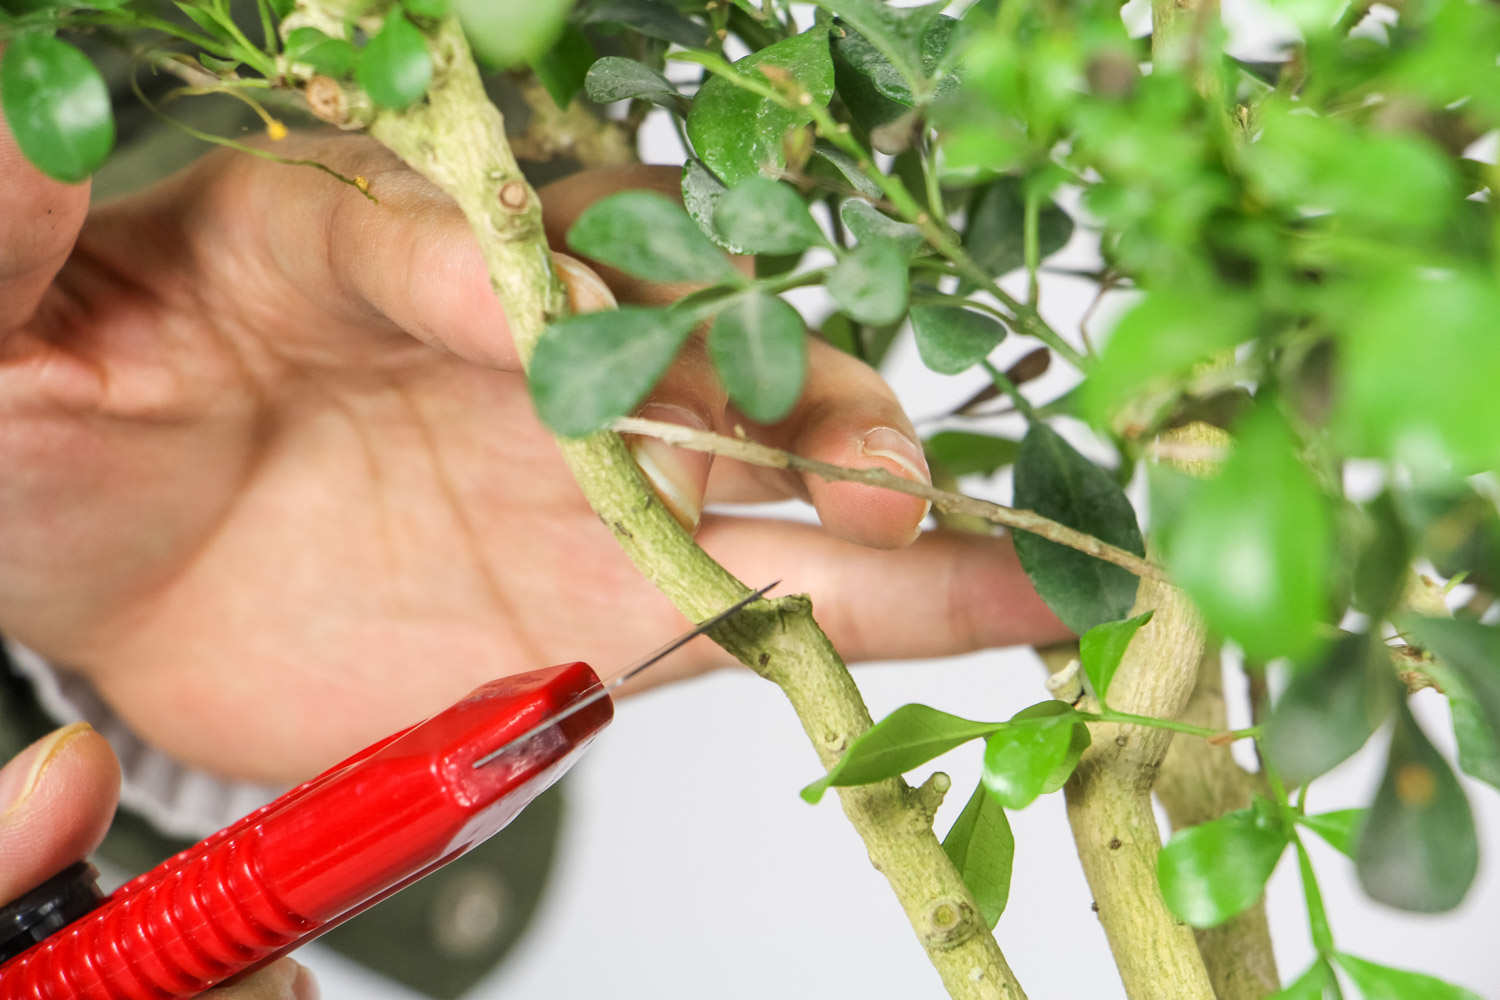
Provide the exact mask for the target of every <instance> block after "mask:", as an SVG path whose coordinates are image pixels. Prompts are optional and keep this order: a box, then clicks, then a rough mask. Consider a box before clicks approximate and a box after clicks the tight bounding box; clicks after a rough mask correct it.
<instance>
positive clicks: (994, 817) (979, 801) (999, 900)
mask: <svg viewBox="0 0 1500 1000" xmlns="http://www.w3.org/2000/svg"><path fill="white" fill-rule="evenodd" d="M943 850H944V851H945V852H946V853H947V855H948V858H949V860H950V861H952V862H953V867H955V868H957V869H958V873H959V875H961V876H963V880H964V885H966V886H968V887H969V891H970V892H971V893H973V894H974V901H975V902H976V903H978V904H979V916H980V918H981V919H983V920H984V923H985V926H986V927H988V928H989V929H990V930H994V929H995V924H996V923H997V922H999V920H1000V915H1001V914H1002V913H1004V912H1005V903H1006V901H1007V900H1008V899H1009V898H1010V875H1011V867H1012V864H1013V863H1014V861H1015V854H1016V838H1015V835H1014V834H1013V833H1011V829H1010V820H1009V819H1008V818H1007V817H1006V815H1005V810H1004V809H1003V808H1001V806H1000V804H999V803H998V802H996V801H995V800H994V797H993V796H991V795H990V794H989V793H988V792H986V791H985V789H984V785H983V784H979V785H976V786H975V787H974V794H973V795H971V796H969V801H968V804H966V805H965V806H964V809H963V812H961V813H959V814H958V819H956V820H954V821H953V827H952V829H950V830H949V831H948V836H946V837H944V838H943Z"/></svg>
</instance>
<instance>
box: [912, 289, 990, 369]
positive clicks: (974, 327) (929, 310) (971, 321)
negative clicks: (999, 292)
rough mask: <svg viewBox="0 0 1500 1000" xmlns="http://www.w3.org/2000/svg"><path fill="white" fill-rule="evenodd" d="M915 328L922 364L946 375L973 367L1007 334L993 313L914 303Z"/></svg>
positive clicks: (913, 321)
mask: <svg viewBox="0 0 1500 1000" xmlns="http://www.w3.org/2000/svg"><path fill="white" fill-rule="evenodd" d="M911 329H912V333H913V334H914V335H915V336H916V340H917V353H918V354H920V355H921V356H922V363H923V364H924V365H926V366H927V367H928V368H931V369H932V370H933V371H935V372H938V373H940V374H943V375H957V374H959V373H961V372H966V371H968V370H969V369H970V368H973V367H974V366H975V365H977V364H979V362H981V361H983V360H984V359H985V358H987V357H989V356H990V352H991V351H993V350H994V349H995V346H996V345H997V344H999V343H1000V341H1001V340H1002V339H1003V338H1004V337H1005V327H1003V326H1001V325H1000V321H999V320H997V319H995V318H994V317H993V316H990V315H988V314H986V313H981V312H975V311H974V310H972V309H962V308H959V307H957V306H934V305H915V306H912V307H911Z"/></svg>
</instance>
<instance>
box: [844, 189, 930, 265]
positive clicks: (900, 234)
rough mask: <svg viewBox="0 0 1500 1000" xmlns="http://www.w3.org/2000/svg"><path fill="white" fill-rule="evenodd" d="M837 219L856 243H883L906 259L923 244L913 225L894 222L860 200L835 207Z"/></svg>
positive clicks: (845, 200)
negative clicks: (896, 250) (886, 242)
mask: <svg viewBox="0 0 1500 1000" xmlns="http://www.w3.org/2000/svg"><path fill="white" fill-rule="evenodd" d="M839 220H840V221H841V222H843V224H844V228H845V229H847V230H849V235H851V236H853V237H854V240H855V242H856V243H864V242H867V241H876V240H886V241H888V242H891V243H894V244H896V245H897V246H898V247H900V248H901V249H902V251H903V252H904V253H905V254H906V256H908V257H910V256H911V255H912V254H914V253H916V252H917V249H918V248H919V247H921V245H922V243H923V242H924V240H923V238H922V231H921V230H920V229H918V228H917V227H916V226H914V225H912V224H911V223H909V222H897V221H896V220H895V219H893V218H891V217H890V216H889V215H886V214H885V213H884V212H882V211H880V210H879V209H877V208H875V206H874V205H871V204H870V203H869V202H867V201H865V200H864V199H862V198H846V199H844V202H843V204H841V205H840V206H839Z"/></svg>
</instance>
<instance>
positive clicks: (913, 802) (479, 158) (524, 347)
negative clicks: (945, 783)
mask: <svg viewBox="0 0 1500 1000" xmlns="http://www.w3.org/2000/svg"><path fill="white" fill-rule="evenodd" d="M431 47H432V52H433V61H434V64H435V72H434V77H433V83H432V87H431V89H430V91H429V93H428V96H427V100H426V101H424V102H423V103H421V104H418V105H416V106H414V107H413V108H411V109H408V110H406V111H401V112H381V113H379V114H377V115H376V117H375V119H374V121H373V122H372V123H371V126H370V131H371V134H373V135H374V136H375V137H376V138H377V139H379V140H380V141H381V142H383V143H384V144H385V145H387V146H388V147H390V148H391V149H392V150H393V151H394V152H396V153H397V155H399V156H400V157H401V158H402V159H403V160H405V161H406V162H407V163H408V164H409V165H410V166H412V167H413V168H414V169H416V170H417V171H418V172H419V173H421V174H423V175H424V176H426V177H427V178H429V179H430V180H432V181H433V182H434V183H435V184H437V185H438V186H439V187H441V188H442V189H443V190H444V191H446V192H447V193H448V194H449V195H451V196H452V197H453V199H454V200H455V201H456V202H457V203H458V204H459V206H460V207H461V208H462V209H463V211H464V214H465V215H466V216H467V217H468V219H469V221H470V224H471V226H472V227H473V230H474V233H475V235H476V237H477V238H478V241H479V245H480V247H481V248H482V250H483V253H484V258H485V261H486V262H487V264H488V265H489V270H490V276H491V282H492V283H493V285H494V288H495V291H496V294H497V295H498V296H499V297H500V300H501V302H502V303H503V304H504V306H505V312H506V317H507V319H508V321H509V324H510V329H511V334H512V336H513V338H514V340H515V343H516V347H517V349H518V351H519V352H520V354H521V357H522V358H523V359H524V360H529V358H530V356H531V352H532V350H533V348H534V347H535V345H536V341H537V338H538V337H539V336H540V335H541V332H542V329H543V327H544V326H545V324H546V322H547V321H548V319H549V318H551V317H553V316H556V315H559V314H560V313H561V311H562V310H563V308H564V303H565V300H564V295H563V290H562V286H561V284H560V283H559V282H558V281H557V279H556V276H555V275H554V274H553V273H552V269H551V263H550V256H549V251H548V248H547V244H546V241H545V239H544V237H543V233H542V228H541V214H540V209H539V206H538V202H537V198H536V194H535V193H534V192H533V191H532V190H531V188H530V186H529V185H528V184H527V183H526V181H525V179H524V178H523V177H522V176H521V174H520V171H519V169H518V168H517V167H516V162H515V158H514V157H513V155H512V154H511V151H510V149H509V147H508V146H507V144H506V141H505V131H504V127H503V123H502V121H501V117H500V114H499V112H498V111H497V110H496V109H495V108H494V106H493V105H491V104H490V102H489V101H488V99H487V98H486V97H485V94H484V91H483V89H482V87H481V86H480V81H479V76H478V73H477V71H476V70H475V68H474V64H473V60H472V57H471V56H470V54H469V51H468V48H467V45H466V44H465V42H464V38H463V34H462V32H461V31H460V30H459V28H458V26H457V24H456V23H455V22H454V21H452V20H451V19H449V20H448V21H446V22H445V23H443V25H442V26H441V27H440V28H439V29H438V30H437V31H436V33H435V34H434V36H433V38H432V45H431ZM559 445H560V447H561V449H562V452H563V455H564V457H565V458H566V460H567V462H568V465H569V467H570V468H571V469H572V472H573V475H574V478H575V479H576V480H577V482H578V485H579V487H580V489H581V490H582V491H583V493H584V495H585V496H586V497H587V498H588V500H589V503H590V504H591V505H592V506H593V508H594V510H595V512H596V513H597V514H598V515H599V517H600V519H601V520H603V522H604V523H605V524H606V525H607V526H608V527H609V528H610V530H611V531H612V532H613V533H614V535H615V538H616V539H617V540H618V541H619V543H620V545H621V546H622V547H623V548H624V549H625V551H626V552H627V553H628V554H629V555H630V557H631V558H632V559H633V560H634V561H635V563H636V565H637V566H638V567H639V568H640V569H641V571H642V572H643V573H644V574H645V575H646V576H647V577H649V578H650V579H651V581H652V582H653V583H654V584H656V586H657V587H658V588H659V589H660V590H661V591H662V592H663V593H664V594H665V595H666V596H667V597H668V598H670V599H671V601H672V602H673V603H674V604H675V605H676V606H677V608H678V609H679V610H681V611H682V613H683V614H685V615H686V616H687V617H689V618H692V619H695V620H701V619H703V618H707V617H709V616H710V615H712V614H714V613H715V612H717V611H719V610H721V609H722V608H724V607H725V606H726V605H728V604H730V603H732V602H734V601H736V600H739V599H740V598H741V597H743V596H745V595H746V594H748V593H749V588H747V587H746V586H745V585H744V584H742V583H741V582H740V581H738V580H736V579H735V578H734V577H733V576H732V575H730V574H729V573H728V572H727V571H726V570H725V569H724V568H723V567H721V566H719V565H718V564H717V563H716V562H714V561H713V559H711V558H710V557H709V556H708V555H707V554H706V553H705V552H704V551H703V550H702V549H700V548H699V547H698V546H697V544H696V543H695V542H694V541H693V539H692V537H691V536H689V535H688V534H687V533H686V532H685V531H683V530H682V528H681V527H680V526H679V525H678V523H677V521H676V519H675V518H674V517H673V516H672V515H671V513H670V512H668V510H667V509H666V507H664V506H663V505H662V504H661V502H660V501H659V500H657V499H656V496H655V494H654V493H653V492H652V491H651V490H650V489H649V488H648V486H647V485H646V483H645V482H644V481H643V480H642V479H641V476H640V473H639V470H638V469H637V467H636V465H635V463H634V462H633V461H632V460H631V458H630V455H629V453H628V452H627V451H626V449H625V446H624V445H623V444H622V443H621V441H620V438H619V436H618V435H616V434H613V433H600V434H595V435H592V436H590V437H587V438H580V439H568V440H562V441H560V442H559ZM713 637H714V639H715V640H716V641H717V642H719V644H720V645H722V646H723V647H724V648H725V649H726V650H728V651H729V652H730V653H732V654H733V655H734V656H735V657H737V658H738V659H739V660H740V661H741V662H743V663H745V664H746V665H747V666H749V667H751V668H752V669H754V670H755V671H757V672H758V673H760V674H761V675H762V676H765V677H767V678H769V679H771V680H772V681H774V682H776V683H777V684H778V685H780V686H781V688H782V690H783V691H784V692H785V693H786V696H787V698H788V699H789V700H790V701H791V703H792V706H793V708H794V709H795V710H796V712H797V715H798V717H799V718H800V719H801V720H802V725H803V728H804V729H805V730H806V731H807V734H808V736H809V737H810V738H811V739H812V741H813V744H814V746H815V747H816V748H817V752H818V756H819V759H820V760H821V761H822V762H823V765H824V766H825V767H831V766H832V765H833V763H834V762H835V761H836V760H837V759H838V757H839V755H840V754H841V753H842V752H843V750H844V748H846V747H847V746H848V745H849V744H850V743H852V742H853V741H854V739H855V738H856V737H858V736H859V735H860V734H861V733H863V732H865V730H867V729H869V727H870V725H871V720H870V714H869V711H868V710H867V709H866V707H865V704H864V700H863V699H862V698H861V697H860V694H859V691H858V689H857V688H856V687H855V686H854V681H853V679H852V678H851V677H850V676H849V671H848V670H847V668H846V667H845V666H844V664H843V661H842V660H841V659H840V658H839V656H838V653H837V652H836V651H835V650H834V649H833V646H832V645H831V644H830V643H829V641H828V638H827V637H826V636H825V635H824V634H823V632H822V630H821V629H819V628H818V625H817V623H816V622H815V621H814V620H813V617H812V608H811V604H810V602H809V601H808V600H807V599H806V598H805V597H786V598H782V599H780V600H777V601H761V602H757V603H756V604H755V605H752V606H751V608H749V609H747V611H746V612H745V613H742V614H740V615H737V616H735V618H733V619H731V620H730V621H729V622H726V623H725V624H724V625H722V626H720V627H719V628H718V629H716V630H715V631H714V633H713ZM839 792H840V799H841V801H842V803H843V807H844V812H845V813H846V815H847V816H848V817H849V819H850V821H851V822H852V823H853V825H854V827H855V829H856V830H857V831H858V832H859V834H860V836H861V837H862V838H863V840H864V842H865V848H866V850H867V851H868V852H869V856H870V861H871V863H872V864H873V865H874V866H875V867H876V868H877V869H878V870H880V871H881V872H883V873H884V874H885V876H886V878H887V879H888V880H889V881H890V884H891V888H892V889H893V890H894V891H895V893H896V896H897V898H898V899H899V900H900V903H901V906H902V908H903V909H904V910H905V911H906V914H907V917H908V919H909V920H910V921H911V923H912V926H913V928H914V929H915V930H916V932H917V936H918V938H919V940H920V941H921V942H922V946H923V947H924V948H925V949H926V952H927V955H928V957H929V959H930V960H931V961H932V963H933V965H934V966H935V967H936V968H937V971H938V973H939V974H940V975H941V977H942V980H943V983H944V985H945V986H946V987H947V989H948V992H949V993H950V994H951V995H952V996H953V997H955V998H961V1000H981V998H983V1000H1022V998H1023V997H1024V993H1023V992H1022V990H1021V987H1020V985H1019V984H1018V983H1017V982H1016V979H1015V977H1014V975H1013V974H1012V973H1011V970H1010V968H1009V966H1008V965H1007V964H1006V962H1005V957H1004V956H1003V955H1002V954H1001V952H1000V949H999V946H998V945H997V944H996V942H995V939H994V937H993V936H992V935H991V934H990V933H989V931H988V929H987V928H986V927H985V925H984V922H983V920H982V919H981V918H980V917H979V915H978V907H977V906H976V905H975V903H974V900H973V897H972V895H971V894H970V893H969V891H968V889H967V888H966V887H965V886H964V884H963V880H962V879H961V878H960V877H959V875H958V872H957V871H956V870H955V869H954V868H953V865H952V863H951V862H950V861H949V860H948V857H947V855H946V854H945V853H944V852H943V849H942V845H941V844H939V843H938V840H937V837H936V836H935V835H934V834H933V832H932V826H931V816H930V813H929V812H928V807H929V805H930V795H923V796H918V795H917V793H915V792H914V791H913V790H912V789H911V788H909V787H908V786H907V785H906V783H905V782H903V781H901V780H899V779H892V780H888V781H883V782H879V783H877V784H873V785H865V786H860V787H857V788H844V789H840V790H839Z"/></svg>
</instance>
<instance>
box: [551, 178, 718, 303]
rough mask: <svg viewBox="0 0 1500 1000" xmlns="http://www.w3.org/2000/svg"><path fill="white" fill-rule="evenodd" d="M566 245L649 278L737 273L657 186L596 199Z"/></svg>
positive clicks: (706, 279) (704, 278)
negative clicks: (656, 188)
mask: <svg viewBox="0 0 1500 1000" xmlns="http://www.w3.org/2000/svg"><path fill="white" fill-rule="evenodd" d="M568 246H569V247H571V248H572V249H574V250H576V251H578V252H579V253H581V254H583V255H584V256H586V257H592V258H593V259H594V260H597V261H600V262H601V263H604V264H608V265H610V266H611V267H617V268H619V269H620V270H622V271H625V272H627V273H629V274H633V275H635V276H637V277H640V278H646V279H648V280H651V281H691V282H701V283H712V282H719V281H727V280H736V279H738V278H739V272H738V271H736V270H735V269H734V265H732V264H730V263H729V260H728V259H727V258H726V257H725V256H724V254H723V253H722V252H720V250H719V248H718V247H716V246H714V245H713V244H712V243H711V242H709V240H708V237H706V236H704V235H703V233H702V232H701V231H700V230H699V229H698V226H697V225H696V224H695V223H694V222H693V220H692V219H691V218H689V217H688V214H687V213H686V212H685V211H683V208H682V206H681V205H679V204H677V203H676V202H674V201H672V200H671V199H670V198H667V197H665V196H664V195H660V194H657V193H656V192H654V191H621V192H620V193H619V194H612V195H610V196H609V197H608V198H601V199H600V200H598V201H596V202H594V203H593V204H592V205H590V206H589V207H588V208H587V209H585V210H584V213H583V214H582V215H580V216H579V217H578V221H577V222H575V223H573V228H572V229H569V230H568Z"/></svg>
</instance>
